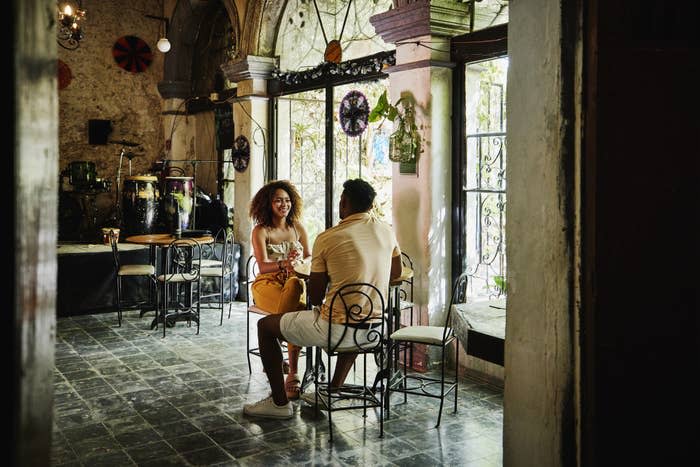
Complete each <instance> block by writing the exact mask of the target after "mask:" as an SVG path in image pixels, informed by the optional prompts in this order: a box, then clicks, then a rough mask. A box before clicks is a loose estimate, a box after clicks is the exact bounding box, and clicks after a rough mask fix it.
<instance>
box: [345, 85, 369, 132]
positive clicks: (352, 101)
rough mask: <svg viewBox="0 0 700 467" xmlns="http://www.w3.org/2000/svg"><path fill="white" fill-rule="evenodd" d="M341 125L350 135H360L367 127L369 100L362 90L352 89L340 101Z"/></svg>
mask: <svg viewBox="0 0 700 467" xmlns="http://www.w3.org/2000/svg"><path fill="white" fill-rule="evenodd" d="M338 117H339V119H340V126H341V128H342V129H343V131H344V132H345V134H347V135H348V136H359V135H361V134H362V133H363V132H364V131H365V130H366V129H367V118H368V117H369V102H368V101H367V98H366V97H365V95H364V94H362V93H361V92H360V91H350V92H348V93H347V94H346V95H345V96H344V97H343V99H342V100H341V101H340V108H339V110H338Z"/></svg>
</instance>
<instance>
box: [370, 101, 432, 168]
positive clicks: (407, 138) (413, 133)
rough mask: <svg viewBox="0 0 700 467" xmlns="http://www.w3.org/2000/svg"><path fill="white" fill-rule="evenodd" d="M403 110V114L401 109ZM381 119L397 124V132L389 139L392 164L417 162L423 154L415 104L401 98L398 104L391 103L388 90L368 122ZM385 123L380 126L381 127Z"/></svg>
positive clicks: (373, 110)
mask: <svg viewBox="0 0 700 467" xmlns="http://www.w3.org/2000/svg"><path fill="white" fill-rule="evenodd" d="M399 105H401V107H402V108H403V109H402V110H403V112H402V111H401V110H400V109H399V107H398V106H399ZM380 118H383V119H384V120H390V121H392V122H395V124H394V127H395V131H394V132H393V133H392V134H391V136H390V137H389V159H390V160H391V161H392V162H415V160H416V159H417V158H418V154H419V153H420V152H421V137H420V135H419V133H418V127H417V126H416V122H415V119H414V110H413V103H412V101H411V100H409V98H406V97H401V98H399V100H397V101H396V104H394V105H392V104H390V103H389V99H388V98H387V97H386V90H385V91H384V92H383V93H382V95H381V96H379V99H378V100H377V104H376V105H375V106H374V108H373V109H372V110H371V111H370V113H369V116H368V117H367V120H369V121H370V122H376V121H378V120H379V119H380ZM383 124H384V121H382V123H381V124H380V125H379V127H381V126H382V125H383Z"/></svg>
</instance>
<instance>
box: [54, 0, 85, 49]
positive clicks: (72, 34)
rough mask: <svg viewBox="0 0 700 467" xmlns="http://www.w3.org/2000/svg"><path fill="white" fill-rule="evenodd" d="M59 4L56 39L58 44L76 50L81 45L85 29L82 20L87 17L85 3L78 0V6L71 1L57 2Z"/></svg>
mask: <svg viewBox="0 0 700 467" xmlns="http://www.w3.org/2000/svg"><path fill="white" fill-rule="evenodd" d="M57 6H58V32H57V34H56V41H57V42H58V45H60V46H61V47H63V48H64V49H68V50H75V49H77V48H78V47H80V41H81V40H82V39H83V30H82V28H81V27H80V22H81V21H82V20H83V19H85V10H83V3H82V1H81V0H78V6H77V7H74V6H73V5H71V4H70V3H63V4H57Z"/></svg>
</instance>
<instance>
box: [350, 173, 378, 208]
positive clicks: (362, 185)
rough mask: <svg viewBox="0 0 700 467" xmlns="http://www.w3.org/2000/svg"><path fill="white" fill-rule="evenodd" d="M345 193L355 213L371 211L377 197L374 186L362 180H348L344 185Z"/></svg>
mask: <svg viewBox="0 0 700 467" xmlns="http://www.w3.org/2000/svg"><path fill="white" fill-rule="evenodd" d="M343 193H345V197H346V198H347V199H348V201H349V202H350V205H351V206H352V209H353V211H355V212H366V211H369V210H370V208H371V207H372V203H374V198H375V197H376V196H377V192H376V191H374V188H372V185H370V184H369V183H367V182H366V181H364V180H362V179H361V178H355V179H351V180H347V181H346V182H345V183H343Z"/></svg>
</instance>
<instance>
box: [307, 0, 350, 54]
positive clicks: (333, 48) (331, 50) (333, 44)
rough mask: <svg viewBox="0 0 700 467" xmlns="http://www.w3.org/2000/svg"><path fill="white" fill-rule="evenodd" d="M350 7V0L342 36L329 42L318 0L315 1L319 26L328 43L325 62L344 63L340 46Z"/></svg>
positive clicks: (341, 30)
mask: <svg viewBox="0 0 700 467" xmlns="http://www.w3.org/2000/svg"><path fill="white" fill-rule="evenodd" d="M350 5H352V0H348V7H347V9H346V10H345V18H344V19H343V27H342V28H340V36H338V39H333V40H331V41H330V42H329V41H328V36H326V29H325V28H324V27H323V20H322V19H321V12H320V11H319V9H318V5H317V4H316V0H314V8H315V9H316V16H318V24H319V26H321V33H323V40H324V41H326V50H325V51H324V52H323V60H325V61H326V62H328V63H335V64H336V65H337V64H338V63H340V62H341V61H343V48H342V47H341V45H340V41H341V40H342V39H343V32H344V31H345V24H346V23H347V22H348V13H350Z"/></svg>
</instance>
